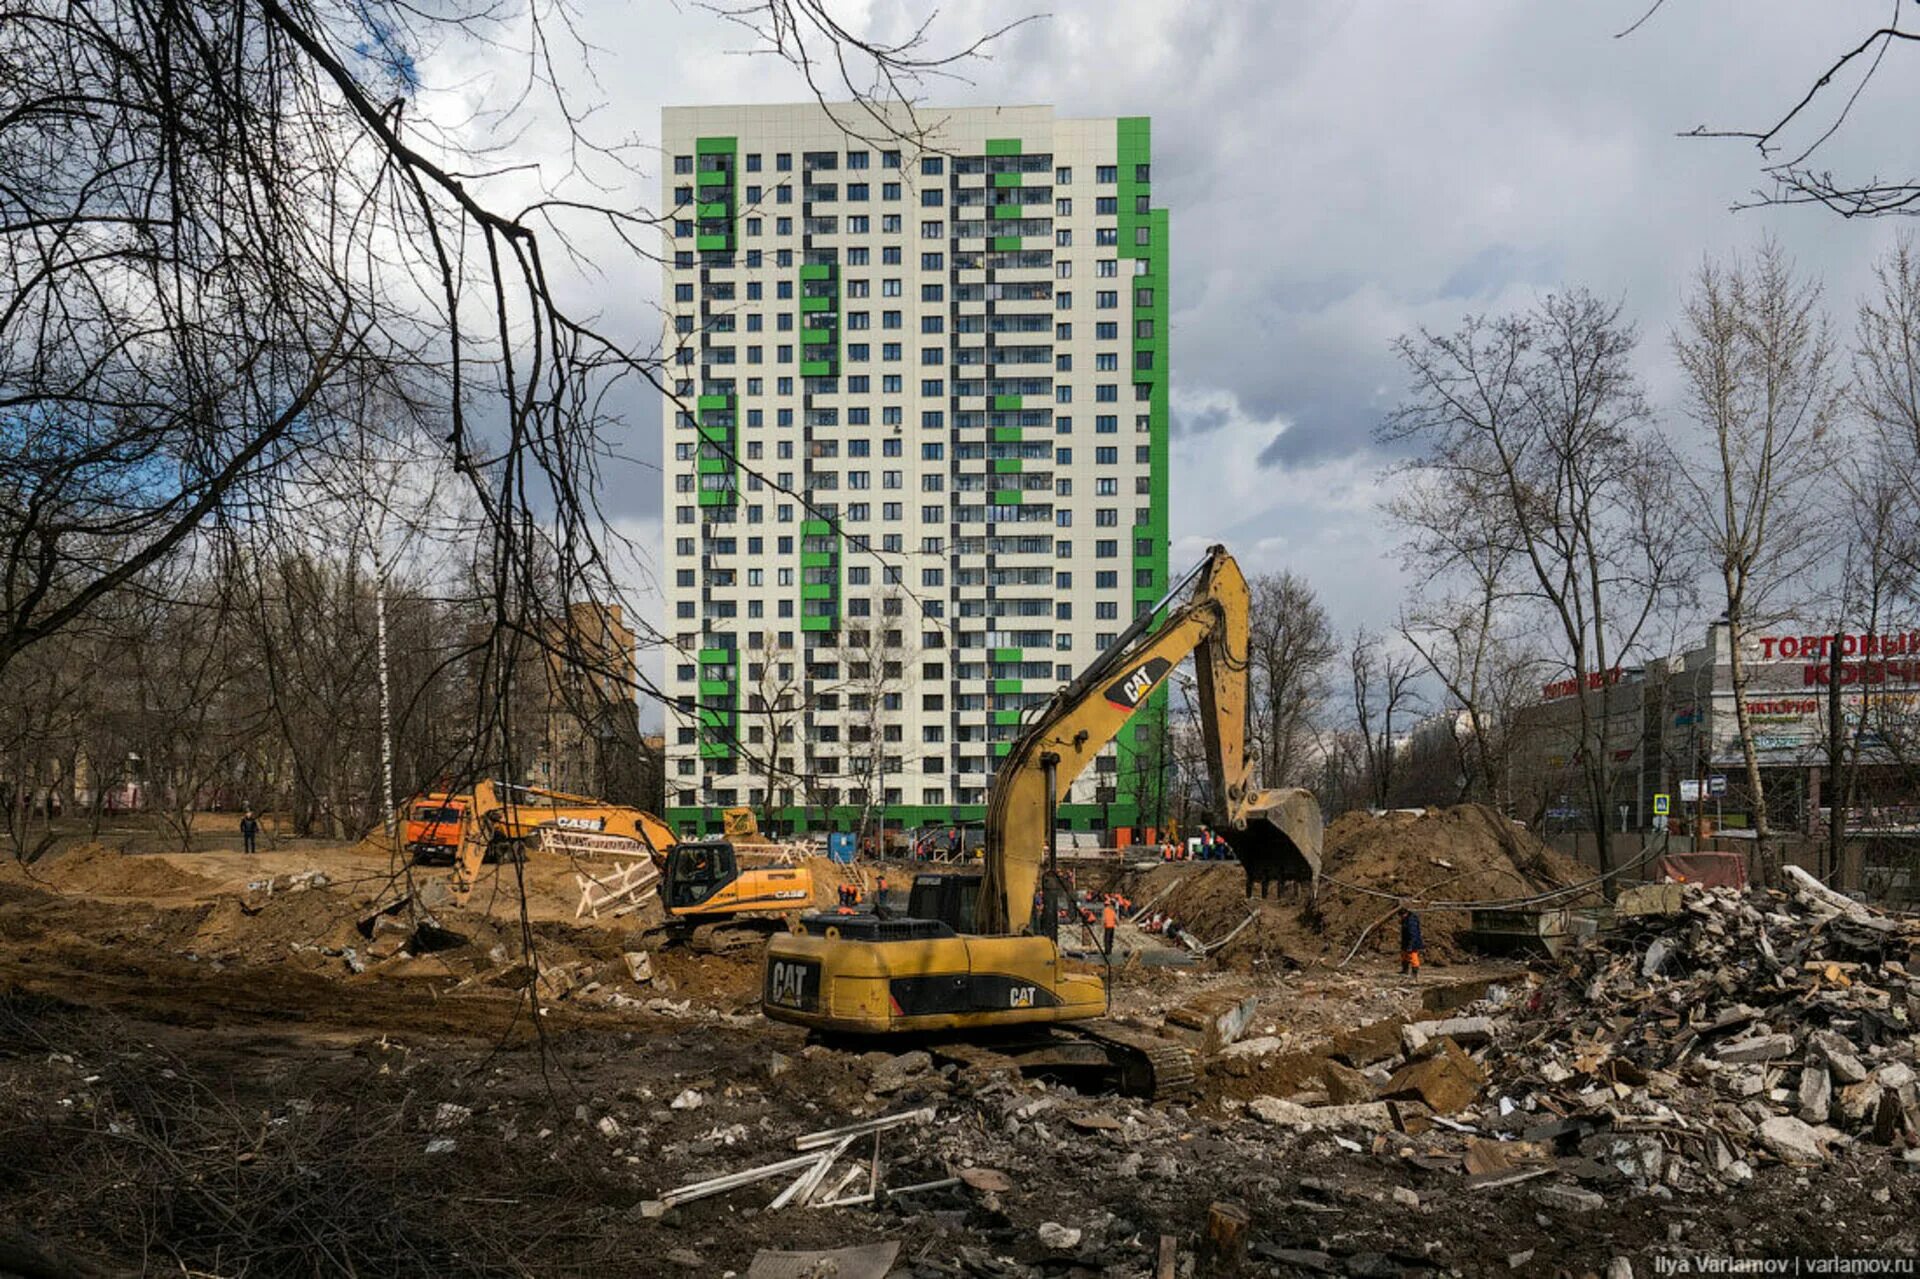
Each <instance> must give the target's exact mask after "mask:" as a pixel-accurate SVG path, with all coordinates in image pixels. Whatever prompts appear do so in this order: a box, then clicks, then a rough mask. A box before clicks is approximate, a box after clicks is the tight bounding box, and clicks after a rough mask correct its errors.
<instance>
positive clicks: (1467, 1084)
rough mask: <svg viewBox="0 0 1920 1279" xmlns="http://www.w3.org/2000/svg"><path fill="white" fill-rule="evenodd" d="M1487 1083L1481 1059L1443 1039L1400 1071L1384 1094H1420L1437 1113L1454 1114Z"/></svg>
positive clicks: (1421, 1098)
mask: <svg viewBox="0 0 1920 1279" xmlns="http://www.w3.org/2000/svg"><path fill="white" fill-rule="evenodd" d="M1486 1083H1487V1072H1486V1071H1485V1070H1484V1069H1482V1068H1481V1066H1480V1063H1479V1062H1477V1061H1475V1060H1474V1059H1473V1058H1471V1057H1469V1056H1467V1054H1466V1053H1464V1052H1462V1051H1461V1050H1460V1048H1459V1046H1458V1045H1456V1044H1455V1043H1454V1042H1453V1041H1452V1040H1451V1039H1441V1040H1438V1041H1436V1045H1435V1047H1434V1048H1433V1049H1432V1050H1431V1051H1430V1053H1429V1055H1428V1056H1427V1057H1425V1058H1423V1059H1422V1060H1420V1061H1415V1062H1409V1063H1408V1064H1407V1065H1405V1066H1402V1067H1401V1068H1400V1069H1399V1070H1396V1071H1395V1072H1394V1073H1393V1078H1391V1079H1389V1080H1388V1081H1387V1086H1386V1087H1385V1088H1383V1089H1381V1096H1383V1097H1416V1098H1418V1099H1419V1100H1421V1101H1423V1102H1425V1103H1426V1104H1427V1105H1428V1106H1429V1107H1431V1108H1432V1109H1433V1111H1434V1113H1435V1114H1440V1115H1451V1114H1454V1113H1456V1112H1458V1111H1461V1110H1464V1109H1466V1108H1467V1107H1468V1106H1469V1105H1471V1104H1472V1103H1473V1099H1474V1098H1475V1097H1477V1096H1479V1095H1480V1090H1481V1089H1482V1088H1484V1087H1486Z"/></svg>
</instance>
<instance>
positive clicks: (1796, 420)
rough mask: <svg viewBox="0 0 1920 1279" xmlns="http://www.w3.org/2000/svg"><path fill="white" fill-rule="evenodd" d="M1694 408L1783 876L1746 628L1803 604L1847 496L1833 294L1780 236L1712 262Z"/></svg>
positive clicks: (1742, 730)
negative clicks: (1828, 308)
mask: <svg viewBox="0 0 1920 1279" xmlns="http://www.w3.org/2000/svg"><path fill="white" fill-rule="evenodd" d="M1673 350H1674V355H1675V358H1676V359H1677V360H1678V361H1679V364H1680V369H1681V372H1682V374H1683V375H1684V381H1683V386H1684V391H1685V397H1686V398H1685V405H1686V413H1687V416H1688V417H1690V418H1691V419H1692V420H1693V422H1694V424H1695V425H1696V427H1697V428H1698V430H1699V432H1700V434H1699V436H1698V438H1697V440H1696V441H1695V442H1694V443H1695V446H1696V447H1695V449H1694V450H1693V451H1694V452H1695V453H1696V454H1697V456H1694V457H1690V458H1689V459H1688V461H1689V463H1690V464H1689V465H1683V466H1681V467H1679V468H1677V469H1678V470H1679V472H1680V473H1681V475H1683V476H1684V477H1685V481H1686V483H1687V485H1688V488H1689V489H1690V490H1691V500H1690V501H1688V502H1686V503H1684V504H1683V509H1685V510H1686V511H1687V512H1688V514H1689V519H1690V525H1691V530H1692V535H1693V541H1694V543H1695V545H1697V546H1698V547H1699V549H1700V551H1701V554H1702V556H1703V558H1704V560H1705V562H1707V563H1709V564H1711V565H1712V566H1713V569H1714V571H1715V573H1716V574H1717V575H1718V577H1719V579H1720V586H1721V593H1720V598H1721V600H1722V602H1723V603H1724V604H1725V606H1726V612H1725V619H1726V624H1727V633H1728V641H1729V647H1730V650H1731V651H1730V653H1729V656H1728V662H1729V674H1730V678H1731V683H1732V686H1733V707H1734V720H1735V723H1736V724H1737V726H1738V730H1739V734H1740V750H1741V755H1742V757H1743V759H1744V762H1745V765H1746V773H1747V790H1748V792H1749V794H1750V795H1751V797H1752V802H1753V821H1754V836H1755V844H1756V847H1755V855H1756V859H1757V862H1758V865H1759V866H1760V868H1761V870H1762V872H1763V874H1766V875H1768V876H1773V875H1775V874H1777V872H1778V865H1777V856H1776V854H1777V850H1776V849H1775V848H1774V847H1773V844H1772V840H1771V830H1770V828H1769V824H1768V820H1767V796H1766V789H1765V779H1764V777H1763V776H1762V774H1761V772H1760V756H1759V751H1758V749H1757V747H1756V745H1755V743H1754V739H1753V733H1752V727H1751V725H1750V724H1749V722H1748V718H1747V687H1748V684H1749V682H1750V681H1751V678H1752V669H1751V667H1750V665H1749V661H1748V655H1747V653H1746V640H1747V636H1748V635H1749V634H1750V633H1751V631H1752V629H1753V628H1754V627H1756V626H1758V625H1761V624H1763V623H1764V622H1765V621H1767V620H1770V619H1774V618H1777V617H1779V616H1780V615H1781V610H1782V609H1783V608H1790V606H1791V604H1792V603H1793V601H1792V599H1791V592H1792V591H1794V590H1795V589H1796V588H1798V587H1800V586H1803V585H1804V584H1805V575H1806V573H1807V571H1808V569H1809V568H1810V567H1811V566H1812V565H1813V564H1814V563H1815V562H1816V561H1817V560H1818V559H1819V558H1820V557H1821V556H1822V554H1823V547H1824V546H1825V544H1826V543H1827V542H1828V540H1829V537H1828V535H1827V533H1826V530H1827V529H1829V528H1831V527H1832V523H1831V521H1830V520H1827V519H1826V518H1825V512H1826V510H1827V508H1828V506H1829V504H1830V503H1831V502H1832V501H1833V500H1834V499H1835V498H1837V497H1838V496H1839V495H1838V494H1837V493H1835V492H1834V491H1833V490H1832V488H1831V487H1830V486H1827V485H1823V484H1821V483H1820V481H1819V477H1820V476H1821V475H1822V474H1823V472H1824V468H1823V467H1822V466H1821V465H1820V464H1819V459H1820V457H1821V455H1822V453H1823V452H1824V450H1825V448H1826V445H1827V443H1828V438H1827V437H1828V434H1829V432H1830V431H1831V430H1832V429H1833V425H1834V422H1835V418H1836V415H1837V413H1838V410H1839V407H1840V398H1839V391H1838V387H1837V385H1836V383H1835V379H1834V344H1833V340H1832V337H1831V335H1830V333H1829V331H1828V326H1827V322H1826V319H1825V317H1824V316H1823V315H1822V314H1821V312H1820V289H1819V286H1818V285H1817V284H1815V283H1813V282H1812V281H1809V280H1806V279H1803V278H1800V277H1798V276H1796V274H1795V273H1794V270H1793V266H1792V264H1791V263H1790V262H1788V261H1787V259H1786V256H1785V255H1784V254H1783V253H1782V252H1781V251H1780V248H1779V246H1778V245H1776V244H1774V243H1773V242H1771V241H1769V242H1767V243H1765V244H1763V245H1762V246H1761V248H1760V251H1759V252H1758V253H1757V254H1756V255H1755V257H1754V258H1753V260H1752V261H1751V262H1740V261H1737V260H1736V261H1735V262H1734V264H1733V265H1732V266H1730V267H1721V266H1717V265H1715V264H1713V263H1711V262H1709V263H1707V264H1706V265H1704V266H1702V267H1701V269H1700V272H1699V275H1698V276H1697V277H1696V278H1695V281H1694V289H1693V294H1692V296H1691V297H1690V298H1689V299H1688V302H1687V309H1686V317H1685V320H1684V321H1683V322H1682V324H1681V327H1680V329H1679V331H1678V332H1676V333H1675V334H1674V336H1673Z"/></svg>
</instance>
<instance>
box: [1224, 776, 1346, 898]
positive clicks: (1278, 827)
mask: <svg viewBox="0 0 1920 1279" xmlns="http://www.w3.org/2000/svg"><path fill="white" fill-rule="evenodd" d="M1323 828H1324V823H1323V821H1322V819H1321V816H1320V804H1319V801H1317V800H1316V799H1314V797H1313V792H1312V791H1307V790H1300V789H1298V788H1294V789H1288V790H1269V791H1261V792H1259V793H1258V794H1256V795H1255V796H1253V798H1252V799H1251V800H1250V801H1249V802H1248V804H1247V828H1246V829H1245V830H1234V831H1228V832H1227V843H1228V845H1229V846H1230V847H1231V848H1232V849H1233V851H1234V855H1235V856H1237V857H1239V859H1240V861H1241V862H1242V863H1243V864H1244V865H1245V866H1246V868H1247V870H1248V872H1249V874H1250V877H1251V878H1252V879H1253V880H1255V881H1256V882H1259V883H1262V884H1264V883H1269V882H1274V881H1280V882H1284V881H1287V880H1301V881H1304V882H1306V883H1309V884H1316V885H1317V884H1318V883H1319V881H1320V845H1321V836H1322V832H1323Z"/></svg>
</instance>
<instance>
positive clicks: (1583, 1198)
mask: <svg viewBox="0 0 1920 1279" xmlns="http://www.w3.org/2000/svg"><path fill="white" fill-rule="evenodd" d="M1533 1198H1534V1202H1536V1203H1538V1204H1539V1205H1540V1206H1541V1207H1543V1208H1557V1209H1560V1210H1561V1211H1563V1212H1598V1211H1599V1210H1600V1209H1602V1208H1604V1207H1606V1206H1607V1201H1606V1198H1605V1196H1603V1195H1599V1194H1595V1193H1594V1192H1593V1191H1591V1190H1582V1189H1581V1188H1580V1187H1578V1186H1561V1185H1553V1186H1539V1187H1536V1188H1535V1189H1534V1192H1533Z"/></svg>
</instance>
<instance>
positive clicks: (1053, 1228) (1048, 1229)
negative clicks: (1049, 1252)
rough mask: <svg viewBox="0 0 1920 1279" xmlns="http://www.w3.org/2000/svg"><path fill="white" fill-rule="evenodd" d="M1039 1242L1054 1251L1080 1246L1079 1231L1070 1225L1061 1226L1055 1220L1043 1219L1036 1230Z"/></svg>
mask: <svg viewBox="0 0 1920 1279" xmlns="http://www.w3.org/2000/svg"><path fill="white" fill-rule="evenodd" d="M1037 1233H1038V1234H1039V1236H1040V1242H1041V1243H1043V1244H1045V1245H1046V1246H1047V1247H1049V1248H1052V1249H1053V1250H1054V1251H1055V1252H1066V1251H1067V1250H1069V1249H1072V1248H1078V1247H1079V1246H1080V1231H1078V1230H1075V1229H1074V1228H1073V1227H1072V1226H1063V1225H1061V1224H1060V1223H1059V1222H1057V1221H1043V1222H1041V1223H1040V1229H1039V1231H1038V1232H1037Z"/></svg>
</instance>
